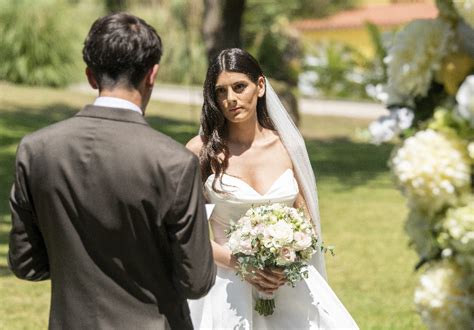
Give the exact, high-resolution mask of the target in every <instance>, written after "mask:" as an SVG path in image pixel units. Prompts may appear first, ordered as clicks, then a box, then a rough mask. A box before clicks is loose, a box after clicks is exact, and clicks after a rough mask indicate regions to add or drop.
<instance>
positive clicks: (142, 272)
mask: <svg viewBox="0 0 474 330" xmlns="http://www.w3.org/2000/svg"><path fill="white" fill-rule="evenodd" d="M161 48H162V47H161V40H160V37H159V36H158V35H157V33H156V31H155V30H154V29H153V28H152V27H151V26H149V25H148V24H147V23H146V22H145V21H143V20H141V19H139V18H137V17H135V16H132V15H128V14H125V13H119V14H113V15H109V16H106V17H103V18H100V19H98V20H97V21H96V22H95V23H94V24H93V26H92V28H91V30H90V32H89V35H88V36H87V39H86V41H85V43H84V49H83V57H84V60H85V62H86V63H87V69H86V73H87V76H88V79H89V82H90V84H91V86H92V87H93V88H98V89H99V97H98V98H97V99H96V101H95V102H94V104H93V105H88V106H86V107H85V108H84V109H83V110H82V111H80V112H79V113H78V114H77V115H76V116H75V117H73V118H71V119H68V120H65V121H62V122H59V123H57V124H54V125H51V126H49V127H46V128H44V129H41V130H39V131H37V132H35V133H33V134H30V135H28V136H26V137H24V138H23V139H22V141H21V142H20V145H19V147H18V151H17V159H16V176H15V183H14V185H13V188H12V192H11V197H10V205H11V212H12V230H11V233H10V243H9V244H10V248H9V254H8V259H9V265H10V269H11V270H12V271H13V272H14V273H15V274H16V276H18V277H19V278H22V279H25V280H29V281H40V280H45V279H49V278H50V279H51V284H52V293H51V295H52V299H51V311H50V319H49V325H50V328H51V329H161V328H167V327H169V326H171V328H173V329H191V328H192V323H191V320H190V316H189V309H188V305H187V299H196V298H199V297H201V296H203V295H205V294H206V293H207V292H208V291H209V289H210V288H211V286H212V285H213V283H214V280H215V272H216V269H215V265H214V262H213V258H212V250H211V246H210V241H209V234H208V227H207V221H206V214H205V208H204V199H203V196H202V190H201V177H200V171H199V162H198V160H197V158H196V157H195V156H194V155H193V154H191V152H189V151H187V150H186V149H185V148H184V147H183V146H181V145H180V144H178V143H177V142H175V141H173V140H172V139H170V138H168V137H167V136H165V135H163V134H161V133H159V132H157V131H155V130H153V129H152V128H150V127H149V126H148V124H147V123H146V121H145V120H144V118H143V114H144V113H145V108H146V106H147V103H148V100H149V98H150V95H151V91H152V88H153V85H154V81H155V77H156V75H157V71H158V67H159V65H158V63H159V60H160V57H161V53H162V50H161Z"/></svg>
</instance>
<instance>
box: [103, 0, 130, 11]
mask: <svg viewBox="0 0 474 330" xmlns="http://www.w3.org/2000/svg"><path fill="white" fill-rule="evenodd" d="M104 4H105V8H106V9H107V11H108V12H110V13H113V12H117V11H124V10H126V9H127V0H104Z"/></svg>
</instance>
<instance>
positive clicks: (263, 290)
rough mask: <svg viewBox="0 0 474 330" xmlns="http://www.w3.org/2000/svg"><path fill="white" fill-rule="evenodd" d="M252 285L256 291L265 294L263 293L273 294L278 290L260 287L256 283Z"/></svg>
mask: <svg viewBox="0 0 474 330" xmlns="http://www.w3.org/2000/svg"><path fill="white" fill-rule="evenodd" d="M252 285H253V286H254V288H255V289H257V291H260V292H263V293H266V294H273V293H274V292H275V291H276V290H272V289H267V288H264V287H262V286H261V285H259V284H258V283H254V284H252Z"/></svg>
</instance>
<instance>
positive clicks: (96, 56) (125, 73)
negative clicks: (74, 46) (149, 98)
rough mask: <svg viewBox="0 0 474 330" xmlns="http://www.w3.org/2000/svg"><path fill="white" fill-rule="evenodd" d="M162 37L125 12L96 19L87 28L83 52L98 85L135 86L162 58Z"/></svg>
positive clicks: (101, 86)
mask: <svg viewBox="0 0 474 330" xmlns="http://www.w3.org/2000/svg"><path fill="white" fill-rule="evenodd" d="M161 54H162V44H161V38H160V36H159V35H158V34H157V33H156V31H155V29H154V28H153V27H152V26H150V25H148V24H147V23H146V22H145V21H144V20H142V19H141V18H138V17H136V16H133V15H130V14H127V13H116V14H112V15H108V16H105V17H101V18H99V19H97V20H96V21H95V22H94V24H92V27H91V29H90V31H89V34H88V35H87V38H86V40H85V41H84V48H83V50H82V56H83V59H84V62H86V64H87V66H88V67H89V68H90V69H91V70H92V72H93V73H94V77H95V78H96V80H97V83H98V84H99V88H100V89H103V88H114V87H116V86H122V87H126V88H131V87H133V88H137V87H138V85H139V84H140V82H141V81H142V80H143V78H144V77H145V75H146V73H147V72H148V70H150V69H151V68H152V67H153V66H154V65H155V64H158V63H159V62H160V59H161Z"/></svg>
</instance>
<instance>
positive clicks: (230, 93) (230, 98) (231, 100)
mask: <svg viewBox="0 0 474 330" xmlns="http://www.w3.org/2000/svg"><path fill="white" fill-rule="evenodd" d="M236 102H237V95H236V93H235V92H234V90H233V89H232V87H229V88H228V89H227V103H228V104H229V105H231V106H232V105H234V104H235V103H236Z"/></svg>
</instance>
